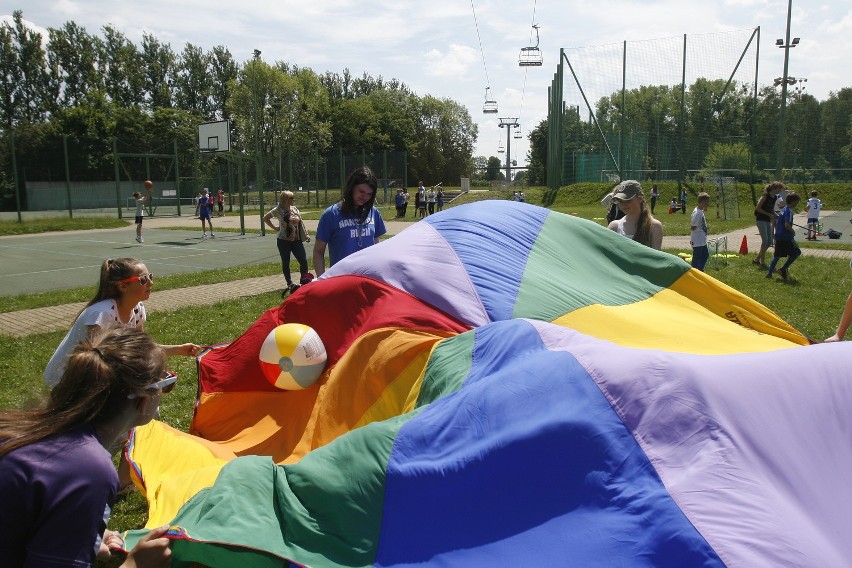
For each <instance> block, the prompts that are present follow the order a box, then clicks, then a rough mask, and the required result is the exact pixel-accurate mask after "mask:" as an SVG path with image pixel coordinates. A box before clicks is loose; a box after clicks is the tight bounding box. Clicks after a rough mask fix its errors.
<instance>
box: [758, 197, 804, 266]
mask: <svg viewBox="0 0 852 568" xmlns="http://www.w3.org/2000/svg"><path fill="white" fill-rule="evenodd" d="M801 200H802V198H801V197H799V195H798V194H797V193H795V192H792V191H791V192H790V193H788V194H787V197H785V198H784V202H785V203H786V206H785V207H784V209H782V210H781V213H780V214H779V215H778V219H777V220H776V222H775V254H774V255H773V257H772V262H771V263H770V264H769V272H767V273H766V277H767V278H772V273H773V272H774V271H775V265H777V264H778V259H779V258H784V257H787V261H786V262H785V263H784V266H782V267H781V268H779V269H778V274H780V275H781V278H783V279H784V280H787V276H789V274H788V272H787V271H788V269H789V268H790V265H791V264H793V262H795V261H796V259H797V258H799V256H800V255H801V254H802V250H801V249H800V248H799V246H798V245H797V244H796V232H795V230H794V229H793V209H794V208H795V207H796V206H797V205H798V204H799V202H800V201H801Z"/></svg>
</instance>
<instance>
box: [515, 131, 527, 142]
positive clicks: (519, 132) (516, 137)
mask: <svg viewBox="0 0 852 568" xmlns="http://www.w3.org/2000/svg"><path fill="white" fill-rule="evenodd" d="M513 136H514V137H515V140H520V139H521V138H523V137H524V135H523V134H521V131H520V130H515V134H514V135H513Z"/></svg>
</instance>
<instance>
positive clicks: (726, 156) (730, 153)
mask: <svg viewBox="0 0 852 568" xmlns="http://www.w3.org/2000/svg"><path fill="white" fill-rule="evenodd" d="M703 166H704V170H705V171H706V174H707V175H711V174H714V173H716V172H718V171H719V170H722V172H723V174H722V175H731V174H732V173H733V174H736V173H737V172H739V171H746V170H748V166H749V147H748V144H746V143H745V142H734V143H728V144H726V143H715V144H713V145H712V146H711V147H710V151H709V152H707V155H706V156H705V157H704V164H703Z"/></svg>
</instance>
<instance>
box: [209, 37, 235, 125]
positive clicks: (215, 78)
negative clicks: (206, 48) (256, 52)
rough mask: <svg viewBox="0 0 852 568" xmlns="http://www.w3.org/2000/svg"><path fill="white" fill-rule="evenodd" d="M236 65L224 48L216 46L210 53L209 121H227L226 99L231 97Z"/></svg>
mask: <svg viewBox="0 0 852 568" xmlns="http://www.w3.org/2000/svg"><path fill="white" fill-rule="evenodd" d="M237 71H238V68H237V64H236V62H235V61H234V58H233V56H232V55H231V52H230V51H228V49H227V48H226V47H223V46H221V45H217V46H216V47H214V48H213V51H212V52H211V53H210V80H211V84H210V105H211V112H212V116H210V117H209V118H210V119H211V120H228V119H229V118H230V116H231V113H230V111H229V110H228V99H229V98H230V96H231V91H230V86H231V83H232V81H234V80H235V79H236V78H237Z"/></svg>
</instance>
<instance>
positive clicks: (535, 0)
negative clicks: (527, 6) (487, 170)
mask: <svg viewBox="0 0 852 568" xmlns="http://www.w3.org/2000/svg"><path fill="white" fill-rule="evenodd" d="M537 9H538V0H533V11H532V22H530V24H531V26H532V27H531V28H530V44H532V30H535V32H536V41H535V45H536V47H538V44H539V36H538V25H537V24H536V23H535V13H536V10H537ZM528 72H529V69H527V68H526V67H524V83H523V86H522V87H521V109H520V111H519V112H518V120H519V121H521V124H523V121H522V120H521V119H522V118H523V116H524V97H525V96H526V94H527V73H528ZM519 132H520V130H519Z"/></svg>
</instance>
